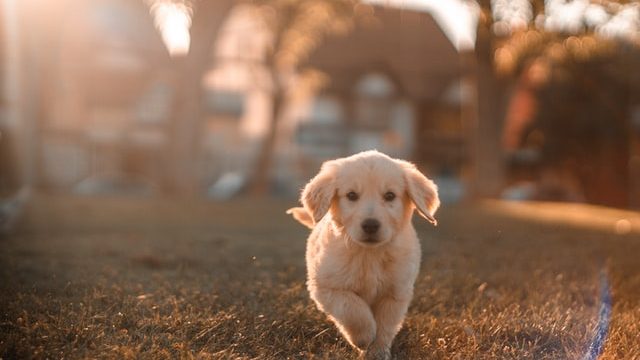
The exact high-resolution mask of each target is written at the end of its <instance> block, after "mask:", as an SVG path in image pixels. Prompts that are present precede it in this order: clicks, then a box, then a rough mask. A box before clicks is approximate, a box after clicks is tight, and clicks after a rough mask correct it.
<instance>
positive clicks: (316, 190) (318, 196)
mask: <svg viewBox="0 0 640 360" xmlns="http://www.w3.org/2000/svg"><path fill="white" fill-rule="evenodd" d="M336 167H337V163H336V161H335V160H332V161H326V162H325V163H324V164H322V167H321V168H320V172H319V173H318V174H317V175H316V176H315V177H314V178H313V179H311V181H309V183H307V185H306V186H305V187H304V190H302V196H301V197H300V202H302V205H304V208H305V209H306V210H307V212H308V213H309V214H311V217H312V218H313V224H314V225H315V224H317V223H318V222H319V221H320V220H321V219H322V218H323V217H324V215H325V214H326V213H327V211H329V208H330V207H331V201H332V200H333V197H334V195H335V193H336V186H335V173H336Z"/></svg>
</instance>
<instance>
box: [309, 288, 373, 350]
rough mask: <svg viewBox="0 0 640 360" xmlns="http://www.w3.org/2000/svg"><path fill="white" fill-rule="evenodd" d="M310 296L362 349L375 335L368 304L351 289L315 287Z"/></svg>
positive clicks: (345, 334) (346, 336)
mask: <svg viewBox="0 0 640 360" xmlns="http://www.w3.org/2000/svg"><path fill="white" fill-rule="evenodd" d="M311 297H312V298H313V299H314V300H315V301H316V303H317V304H318V307H319V308H320V310H322V311H324V312H325V313H327V314H328V315H329V317H330V318H331V320H332V321H333V322H334V323H335V324H336V326H337V327H338V329H339V330H340V332H341V333H342V335H344V337H345V338H346V339H347V341H349V343H351V345H353V346H354V347H356V348H358V349H360V350H362V351H364V350H365V349H366V348H367V347H369V345H370V344H371V343H372V342H373V340H374V339H375V337H376V321H375V319H374V317H373V313H372V312H371V309H370V308H369V305H368V304H367V303H366V302H364V300H362V298H360V297H359V296H358V295H356V294H355V293H353V292H351V291H346V290H335V289H316V290H315V291H314V292H312V294H311Z"/></svg>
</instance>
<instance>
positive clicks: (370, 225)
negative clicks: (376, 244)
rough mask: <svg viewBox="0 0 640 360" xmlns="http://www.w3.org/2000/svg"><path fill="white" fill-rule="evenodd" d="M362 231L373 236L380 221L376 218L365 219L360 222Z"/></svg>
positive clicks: (378, 227) (378, 228)
mask: <svg viewBox="0 0 640 360" xmlns="http://www.w3.org/2000/svg"><path fill="white" fill-rule="evenodd" d="M361 226H362V231H364V233H365V234H367V235H369V236H373V235H375V234H377V233H378V230H380V221H378V220H376V219H365V220H364V221H363V222H362V224H361Z"/></svg>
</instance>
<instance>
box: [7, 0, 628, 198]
mask: <svg viewBox="0 0 640 360" xmlns="http://www.w3.org/2000/svg"><path fill="white" fill-rule="evenodd" d="M0 19H1V20H0V24H1V26H0V81H1V89H0V90H1V91H0V198H1V199H4V200H3V201H4V203H7V204H11V203H12V201H13V200H15V199H23V198H27V197H28V194H31V193H33V191H34V190H35V191H37V192H46V193H63V194H76V195H104V194H108V195H114V194H118V195H120V194H124V195H130V196H147V197H148V196H164V195H171V196H186V197H191V198H195V197H199V198H209V199H213V200H224V199H229V198H233V197H236V196H280V197H290V198H292V199H293V198H295V197H296V196H297V194H298V192H299V189H300V188H301V187H302V186H303V185H304V183H305V182H306V181H307V180H308V179H309V178H310V177H311V176H313V175H314V174H315V173H316V172H317V170H318V168H319V166H320V164H321V163H322V162H323V161H324V160H326V159H330V158H336V157H342V156H346V155H350V154H353V153H355V152H359V151H362V150H367V149H378V150H380V151H383V152H385V153H387V154H389V155H391V156H393V157H400V158H405V159H408V160H411V161H413V162H415V163H416V164H417V165H418V166H419V167H420V168H421V169H422V170H423V171H425V172H426V173H427V174H428V175H429V176H430V177H433V178H434V179H435V180H436V182H437V183H438V184H439V185H440V188H441V193H442V197H443V199H444V200H445V201H446V202H456V201H460V200H463V199H468V198H486V197H489V198H503V199H510V200H529V199H530V200H552V201H572V202H585V203H592V204H600V205H607V206H614V207H620V208H638V207H640V71H638V69H639V68H640V4H639V3H638V2H635V1H608V0H592V1H589V0H574V1H563V0H547V1H527V0H517V1H516V0H514V1H506V0H504V1H503V0H494V1H470V0H469V1H465V0H450V1H442V0H438V1H436V0H396V1H393V0H362V1H355V0H298V1H293V0H254V1H250V0H246V1H233V0H2V1H0ZM12 199H13V200H12ZM4 207H5V208H9V207H10V206H9V205H4Z"/></svg>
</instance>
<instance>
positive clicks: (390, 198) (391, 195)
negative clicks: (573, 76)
mask: <svg viewBox="0 0 640 360" xmlns="http://www.w3.org/2000/svg"><path fill="white" fill-rule="evenodd" d="M395 198H396V194H394V193H393V192H391V191H387V192H386V193H385V194H384V201H393V199H395Z"/></svg>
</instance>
